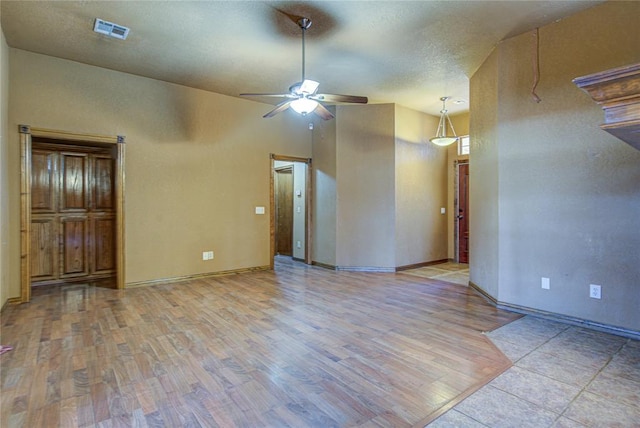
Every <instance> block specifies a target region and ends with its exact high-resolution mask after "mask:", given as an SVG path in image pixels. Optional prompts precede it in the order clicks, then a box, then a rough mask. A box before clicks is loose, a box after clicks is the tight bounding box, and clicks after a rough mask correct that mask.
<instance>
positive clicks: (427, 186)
mask: <svg viewBox="0 0 640 428" xmlns="http://www.w3.org/2000/svg"><path fill="white" fill-rule="evenodd" d="M437 126H438V118H437V117H434V116H431V115H427V114H424V113H421V112H418V111H415V110H412V109H409V108H406V107H402V106H399V105H396V107H395V198H396V200H395V206H396V216H395V217H396V221H395V238H396V240H395V251H396V255H395V266H396V267H401V266H408V265H412V264H417V263H424V262H430V261H436V260H443V259H446V258H447V213H445V214H441V213H440V208H445V207H446V206H447V149H446V148H444V147H439V146H436V145H435V144H431V143H430V142H429V138H430V137H431V136H432V134H433V133H434V132H435V129H436V128H437Z"/></svg>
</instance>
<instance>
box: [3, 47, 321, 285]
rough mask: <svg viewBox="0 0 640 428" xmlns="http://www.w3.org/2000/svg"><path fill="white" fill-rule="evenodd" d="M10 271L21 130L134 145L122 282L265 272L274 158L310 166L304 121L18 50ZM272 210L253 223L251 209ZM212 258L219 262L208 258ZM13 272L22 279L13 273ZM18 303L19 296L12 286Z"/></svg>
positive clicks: (14, 56) (14, 260)
mask: <svg viewBox="0 0 640 428" xmlns="http://www.w3.org/2000/svg"><path fill="white" fill-rule="evenodd" d="M10 54H11V61H10V76H11V87H10V95H11V105H10V113H9V127H8V128H9V136H8V137H9V141H10V143H11V144H10V146H9V164H10V168H9V175H10V182H11V189H10V195H9V198H10V200H9V204H10V207H11V212H10V215H11V221H10V222H9V229H10V233H11V242H10V243H11V249H10V254H11V258H10V260H9V264H10V269H12V272H16V269H18V268H19V256H18V254H19V252H18V250H19V222H18V220H17V219H18V218H19V205H20V204H19V199H18V198H19V194H18V193H19V192H18V191H19V189H18V186H19V182H20V180H19V176H20V175H19V164H20V162H19V144H18V141H19V138H18V133H17V126H18V124H27V125H31V126H32V127H37V128H48V129H58V130H65V131H71V132H78V133H88V134H106V135H124V136H126V141H127V143H126V201H125V215H126V282H127V283H135V282H139V281H148V280H153V279H159V278H172V277H180V276H184V275H193V274H201V273H208V272H218V271H224V270H232V269H242V268H249V267H256V266H267V265H269V211H268V207H269V176H270V165H271V161H270V157H269V155H270V153H277V154H281V155H290V156H299V157H310V156H311V138H310V134H309V132H308V125H307V123H308V120H305V119H304V118H301V117H299V116H296V115H294V114H292V113H290V112H286V113H284V114H281V115H278V116H276V117H274V118H271V119H269V120H266V119H263V118H262V115H263V114H264V113H265V112H266V111H268V108H269V106H266V105H264V104H259V103H255V102H252V101H246V100H241V99H237V98H233V97H227V96H223V95H218V94H214V93H210V92H205V91H200V90H195V89H191V88H187V87H183V86H179V85H174V84H169V83H165V82H160V81H155V80H151V79H146V78H142V77H138V76H133V75H128V74H124V73H119V72H114V71H110V70H106V69H101V68H97V67H92V66H87V65H83V64H79V63H75V62H71V61H66V60H60V59H56V58H52V57H47V56H43V55H38V54H34V53H29V52H26V51H21V50H15V49H11V50H10ZM256 206H264V207H267V213H266V214H265V215H256V214H255V207H256ZM207 250H212V251H214V253H215V258H214V260H211V261H202V251H207ZM16 275H17V274H16ZM9 294H10V296H11V297H13V296H17V295H18V294H19V285H18V282H17V281H14V282H12V284H11V290H10V292H9Z"/></svg>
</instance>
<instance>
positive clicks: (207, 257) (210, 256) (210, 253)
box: [202, 251, 213, 260]
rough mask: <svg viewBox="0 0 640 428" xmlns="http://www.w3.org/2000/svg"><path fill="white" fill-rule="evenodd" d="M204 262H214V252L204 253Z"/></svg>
mask: <svg viewBox="0 0 640 428" xmlns="http://www.w3.org/2000/svg"><path fill="white" fill-rule="evenodd" d="M202 260H213V251H203V252H202Z"/></svg>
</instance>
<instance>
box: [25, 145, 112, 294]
mask: <svg viewBox="0 0 640 428" xmlns="http://www.w3.org/2000/svg"><path fill="white" fill-rule="evenodd" d="M31 166H32V168H31V282H32V284H33V285H43V284H47V283H59V282H69V281H78V280H80V281H84V280H87V281H91V280H96V279H103V278H109V277H113V276H114V275H115V272H116V257H115V226H116V221H115V220H116V218H115V209H114V208H115V207H114V178H115V177H114V171H115V161H114V156H113V154H112V153H110V152H109V150H107V149H101V148H91V147H84V146H71V145H69V146H61V145H58V144H48V143H45V142H34V143H33V148H32V151H31Z"/></svg>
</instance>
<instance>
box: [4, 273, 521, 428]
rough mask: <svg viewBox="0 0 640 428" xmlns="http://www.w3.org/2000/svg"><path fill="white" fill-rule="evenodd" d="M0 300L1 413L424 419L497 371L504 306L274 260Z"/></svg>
mask: <svg viewBox="0 0 640 428" xmlns="http://www.w3.org/2000/svg"><path fill="white" fill-rule="evenodd" d="M33 294H34V295H33V300H32V302H31V303H30V304H26V305H20V306H9V307H7V308H5V310H4V311H3V313H2V332H1V340H0V343H2V344H3V345H12V346H13V347H14V350H13V351H10V352H8V353H6V354H4V355H2V356H0V359H1V360H0V362H1V375H2V376H1V382H2V383H1V387H2V391H1V392H2V404H1V411H2V412H1V416H0V426H2V427H3V428H4V427H7V428H8V427H45V426H46V427H55V426H63V427H73V426H104V427H116V426H168V427H180V426H190V427H192V426H195V427H197V426H203V427H216V426H220V427H234V426H237V427H287V426H290V427H307V426H317V427H332V426H340V427H347V426H362V427H378V426H388V427H405V426H406V427H409V426H423V425H424V424H426V423H427V422H429V421H430V420H432V419H433V418H434V417H436V416H438V415H440V414H442V412H443V411H444V410H447V409H449V408H451V407H452V406H453V405H454V404H456V403H457V402H459V401H460V400H461V399H462V398H464V397H465V396H467V395H468V394H469V393H470V392H472V391H474V390H476V389H478V388H479V387H480V386H482V385H484V384H485V383H487V382H488V381H490V380H491V379H493V378H494V377H495V376H497V375H498V374H500V373H501V372H503V371H504V370H506V369H507V368H508V367H509V366H510V365H511V363H510V361H509V360H508V359H507V358H506V357H505V356H504V355H503V354H502V353H501V352H499V351H498V349H497V348H496V347H495V346H494V345H493V344H492V343H491V342H490V341H489V340H488V339H487V338H486V337H485V336H484V335H483V334H482V332H484V331H490V330H493V329H495V328H497V327H499V326H501V325H504V324H506V323H508V322H510V321H512V320H514V319H516V318H518V317H519V316H518V315H515V314H511V313H508V312H504V311H499V310H497V309H495V308H494V307H492V306H490V305H489V304H487V303H486V302H485V301H484V300H483V298H482V297H480V296H479V295H478V294H476V293H475V292H474V291H473V290H471V289H469V288H468V287H464V286H461V285H456V284H451V283H446V282H443V281H438V280H432V279H426V278H420V277H416V276H411V275H406V274H402V273H398V274H381V273H349V272H334V271H330V270H326V269H322V268H316V267H309V266H305V265H303V264H299V263H294V262H288V263H278V267H277V269H276V270H275V271H264V272H254V273H246V274H239V275H229V276H220V277H212V278H206V279H198V280H193V281H184V282H180V283H170V284H164V285H156V286H152V287H143V288H136V289H130V290H123V291H118V290H110V289H103V288H97V287H93V286H87V285H71V286H58V287H50V288H48V289H41V290H35V291H34V293H33Z"/></svg>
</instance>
